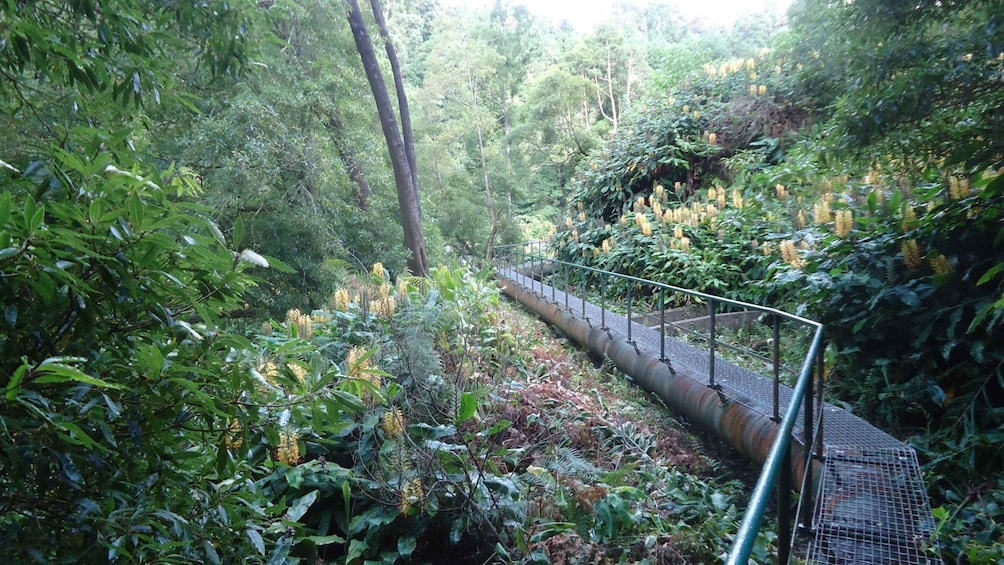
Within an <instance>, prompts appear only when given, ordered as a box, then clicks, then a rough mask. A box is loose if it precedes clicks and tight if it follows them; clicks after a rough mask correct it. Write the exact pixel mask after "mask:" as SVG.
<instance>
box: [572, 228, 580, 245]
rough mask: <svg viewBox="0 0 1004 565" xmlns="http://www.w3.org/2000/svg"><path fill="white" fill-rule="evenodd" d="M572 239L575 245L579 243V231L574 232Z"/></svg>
mask: <svg viewBox="0 0 1004 565" xmlns="http://www.w3.org/2000/svg"><path fill="white" fill-rule="evenodd" d="M572 239H573V240H575V243H578V242H579V230H572Z"/></svg>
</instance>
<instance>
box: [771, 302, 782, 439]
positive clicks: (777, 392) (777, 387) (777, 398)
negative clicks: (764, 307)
mask: <svg viewBox="0 0 1004 565" xmlns="http://www.w3.org/2000/svg"><path fill="white" fill-rule="evenodd" d="M772 318H774V421H775V422H780V421H781V318H780V317H778V316H776V315H775V316H772Z"/></svg>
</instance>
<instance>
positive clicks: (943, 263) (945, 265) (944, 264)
mask: <svg viewBox="0 0 1004 565" xmlns="http://www.w3.org/2000/svg"><path fill="white" fill-rule="evenodd" d="M928 262H929V263H930V264H931V269H933V270H934V272H935V274H938V275H947V274H950V273H952V272H954V271H955V267H953V266H952V263H951V261H949V260H948V257H945V256H944V255H942V254H941V253H938V252H934V253H932V254H931V256H930V258H929V259H928Z"/></svg>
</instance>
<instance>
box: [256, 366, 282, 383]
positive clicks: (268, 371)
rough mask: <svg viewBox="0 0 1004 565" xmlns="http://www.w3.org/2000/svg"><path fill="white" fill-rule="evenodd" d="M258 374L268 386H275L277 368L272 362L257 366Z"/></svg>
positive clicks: (277, 373) (277, 374)
mask: <svg viewBox="0 0 1004 565" xmlns="http://www.w3.org/2000/svg"><path fill="white" fill-rule="evenodd" d="M258 373H259V374H260V375H261V376H262V377H263V378H264V379H265V380H266V381H268V383H269V384H270V385H273V386H275V384H276V380H275V379H276V377H278V376H279V367H277V366H276V364H275V363H274V362H272V361H265V362H264V363H263V364H261V365H259V366H258Z"/></svg>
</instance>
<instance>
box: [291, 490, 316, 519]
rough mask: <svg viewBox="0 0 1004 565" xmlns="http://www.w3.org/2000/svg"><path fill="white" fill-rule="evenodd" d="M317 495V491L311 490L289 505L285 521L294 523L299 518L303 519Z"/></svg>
mask: <svg viewBox="0 0 1004 565" xmlns="http://www.w3.org/2000/svg"><path fill="white" fill-rule="evenodd" d="M317 494H318V491H316V490H312V491H310V492H309V493H307V494H305V495H303V496H301V497H300V498H297V499H295V500H293V502H291V503H290V506H289V510H286V519H287V520H289V521H291V522H296V521H297V520H299V519H300V518H303V515H304V514H306V513H307V510H310V507H311V506H312V505H313V504H314V502H315V501H316V500H317Z"/></svg>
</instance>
